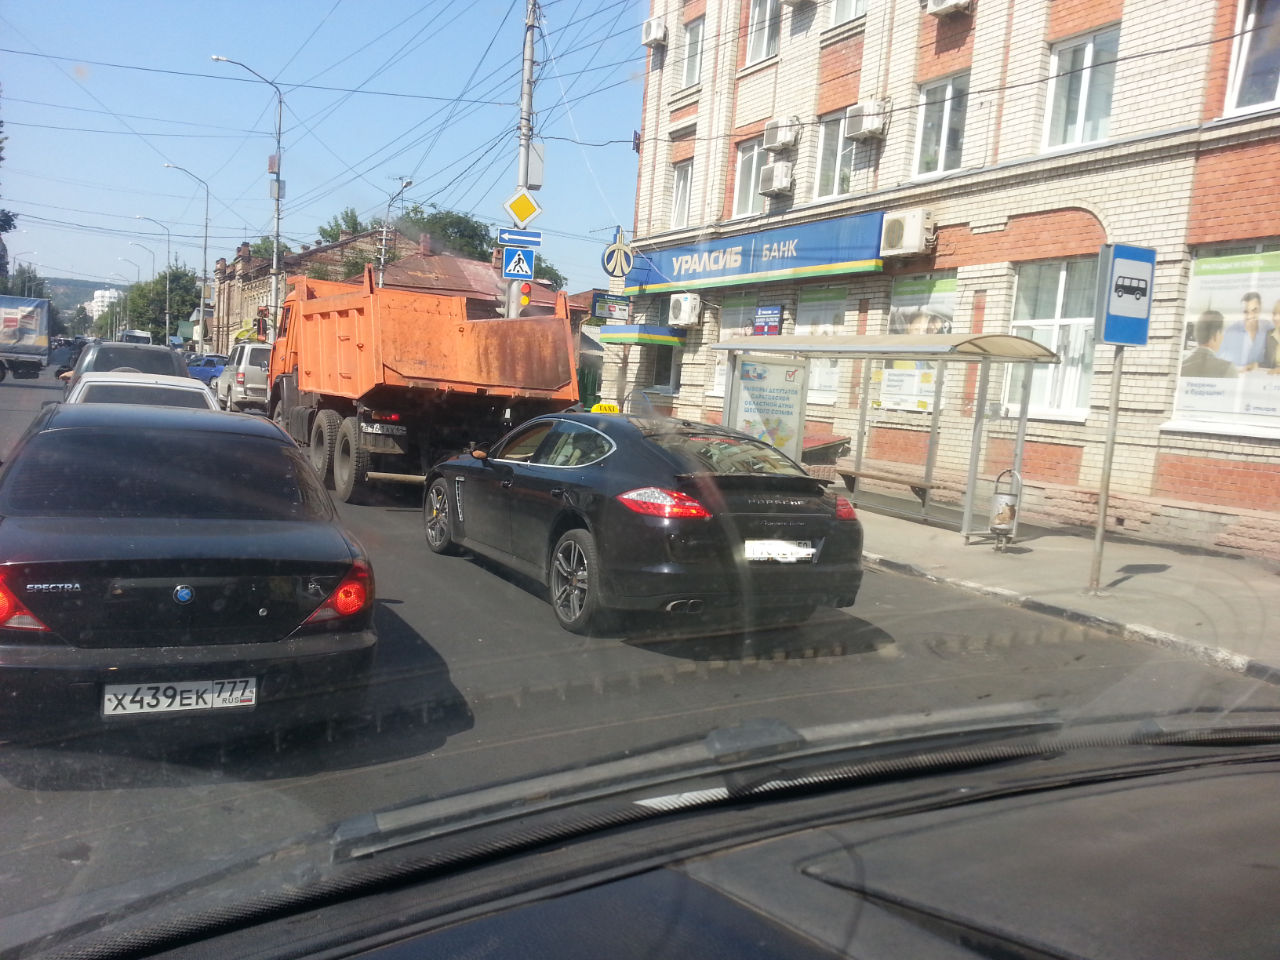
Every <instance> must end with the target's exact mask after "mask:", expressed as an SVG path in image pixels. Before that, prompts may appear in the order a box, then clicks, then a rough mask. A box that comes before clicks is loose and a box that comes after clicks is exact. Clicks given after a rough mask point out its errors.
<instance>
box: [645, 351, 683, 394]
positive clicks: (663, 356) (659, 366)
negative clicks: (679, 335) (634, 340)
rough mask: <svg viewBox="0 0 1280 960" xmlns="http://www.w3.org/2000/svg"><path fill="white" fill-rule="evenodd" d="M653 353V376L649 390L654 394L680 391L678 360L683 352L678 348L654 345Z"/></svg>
mask: <svg viewBox="0 0 1280 960" xmlns="http://www.w3.org/2000/svg"><path fill="white" fill-rule="evenodd" d="M648 349H649V350H652V351H653V376H652V378H651V379H650V382H651V384H652V386H650V387H649V389H650V390H652V391H654V392H655V393H676V392H678V391H679V390H680V360H681V355H682V354H683V351H682V350H681V349H680V348H679V347H667V346H662V345H655V346H652V347H649V348H648Z"/></svg>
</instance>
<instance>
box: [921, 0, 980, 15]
mask: <svg viewBox="0 0 1280 960" xmlns="http://www.w3.org/2000/svg"><path fill="white" fill-rule="evenodd" d="M971 2H972V0H926V5H925V12H926V13H930V14H932V15H933V16H935V17H945V16H946V15H947V14H949V13H959V12H960V11H961V10H968V9H969V4H970V3H971Z"/></svg>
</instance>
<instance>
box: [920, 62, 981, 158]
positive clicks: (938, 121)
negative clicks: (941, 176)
mask: <svg viewBox="0 0 1280 960" xmlns="http://www.w3.org/2000/svg"><path fill="white" fill-rule="evenodd" d="M968 99H969V75H968V74H967V73H962V74H961V75H960V76H958V77H952V78H951V79H949V80H942V81H940V82H938V83H934V84H930V85H929V86H927V87H921V88H920V107H919V112H920V116H919V119H918V120H917V135H916V145H917V146H916V174H917V176H919V175H923V174H927V173H938V172H940V171H943V170H956V169H958V168H959V167H960V158H961V154H962V153H963V151H964V116H965V110H966V107H967V105H968Z"/></svg>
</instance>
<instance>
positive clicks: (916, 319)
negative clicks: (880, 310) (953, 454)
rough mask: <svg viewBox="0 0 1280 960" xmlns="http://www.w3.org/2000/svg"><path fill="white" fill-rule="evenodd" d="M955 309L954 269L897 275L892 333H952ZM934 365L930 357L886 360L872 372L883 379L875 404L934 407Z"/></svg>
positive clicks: (893, 407) (891, 407)
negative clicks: (931, 272)
mask: <svg viewBox="0 0 1280 960" xmlns="http://www.w3.org/2000/svg"><path fill="white" fill-rule="evenodd" d="M955 310H956V278H955V274H954V272H951V271H948V272H946V273H941V274H937V273H935V274H926V275H924V276H915V277H898V278H897V279H896V280H894V282H893V293H892V295H891V297H890V300H889V333H891V334H901V335H916V336H918V335H920V334H926V333H950V332H951V330H952V321H953V318H954V317H955ZM934 367H935V364H933V363H930V362H928V361H914V360H895V361H891V362H887V363H886V364H885V368H884V370H882V371H880V370H877V371H876V372H875V373H874V374H873V375H872V376H873V378H874V379H875V380H876V381H878V382H879V383H880V399H879V400H878V401H874V400H873V401H872V404H873V405H874V406H877V407H881V408H883V409H885V410H916V411H921V412H927V411H930V410H932V409H933V396H934Z"/></svg>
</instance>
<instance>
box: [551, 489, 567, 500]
mask: <svg viewBox="0 0 1280 960" xmlns="http://www.w3.org/2000/svg"><path fill="white" fill-rule="evenodd" d="M551 495H552V496H553V497H555V498H556V499H557V500H558V499H560V498H561V497H563V496H564V488H563V487H552V488H551Z"/></svg>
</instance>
